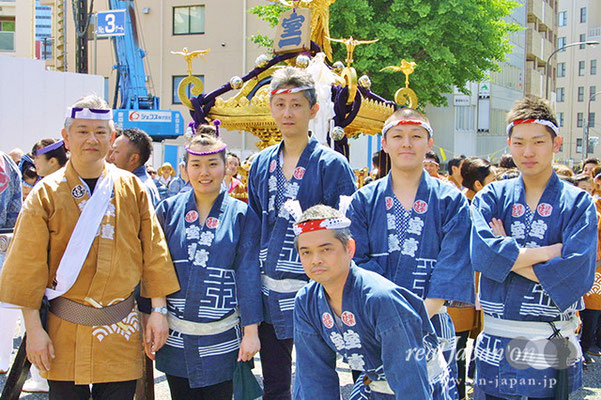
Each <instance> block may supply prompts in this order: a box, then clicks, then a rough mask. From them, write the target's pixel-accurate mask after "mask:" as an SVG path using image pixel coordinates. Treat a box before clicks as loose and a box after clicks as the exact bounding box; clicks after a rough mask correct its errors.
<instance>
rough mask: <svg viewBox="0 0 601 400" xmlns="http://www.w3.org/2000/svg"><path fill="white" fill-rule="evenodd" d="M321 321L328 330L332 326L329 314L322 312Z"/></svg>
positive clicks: (332, 320)
mask: <svg viewBox="0 0 601 400" xmlns="http://www.w3.org/2000/svg"><path fill="white" fill-rule="evenodd" d="M321 321H322V322H323V325H324V326H325V327H326V328H328V329H330V328H331V327H333V326H334V319H333V318H332V315H331V314H330V313H327V312H324V313H323V314H321Z"/></svg>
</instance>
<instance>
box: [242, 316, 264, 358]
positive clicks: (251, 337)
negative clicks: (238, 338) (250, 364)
mask: <svg viewBox="0 0 601 400" xmlns="http://www.w3.org/2000/svg"><path fill="white" fill-rule="evenodd" d="M258 326H259V325H258V324H254V325H248V326H245V327H244V336H243V337H242V342H241V343H240V350H239V351H238V362H240V361H249V360H252V358H253V357H254V356H255V354H257V353H258V352H259V350H261V342H260V341H259V331H258Z"/></svg>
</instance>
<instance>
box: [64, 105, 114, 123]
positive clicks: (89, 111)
mask: <svg viewBox="0 0 601 400" xmlns="http://www.w3.org/2000/svg"><path fill="white" fill-rule="evenodd" d="M67 118H77V119H102V120H107V121H108V120H111V119H113V110H110V109H109V110H100V109H97V108H84V107H70V108H69V109H68V110H67Z"/></svg>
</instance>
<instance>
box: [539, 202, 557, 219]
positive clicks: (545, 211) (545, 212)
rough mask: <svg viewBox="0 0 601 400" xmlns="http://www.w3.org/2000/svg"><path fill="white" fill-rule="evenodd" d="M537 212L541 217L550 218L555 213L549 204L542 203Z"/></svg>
mask: <svg viewBox="0 0 601 400" xmlns="http://www.w3.org/2000/svg"><path fill="white" fill-rule="evenodd" d="M536 211H538V213H539V214H540V216H541V217H548V216H549V215H551V213H552V212H553V206H552V205H551V204H547V203H540V204H539V205H538V207H537V208H536Z"/></svg>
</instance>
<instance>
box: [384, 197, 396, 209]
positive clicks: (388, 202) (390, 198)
mask: <svg viewBox="0 0 601 400" xmlns="http://www.w3.org/2000/svg"><path fill="white" fill-rule="evenodd" d="M393 204H394V202H393V201H392V197H386V209H387V210H390V209H391V208H392V205H393Z"/></svg>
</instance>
